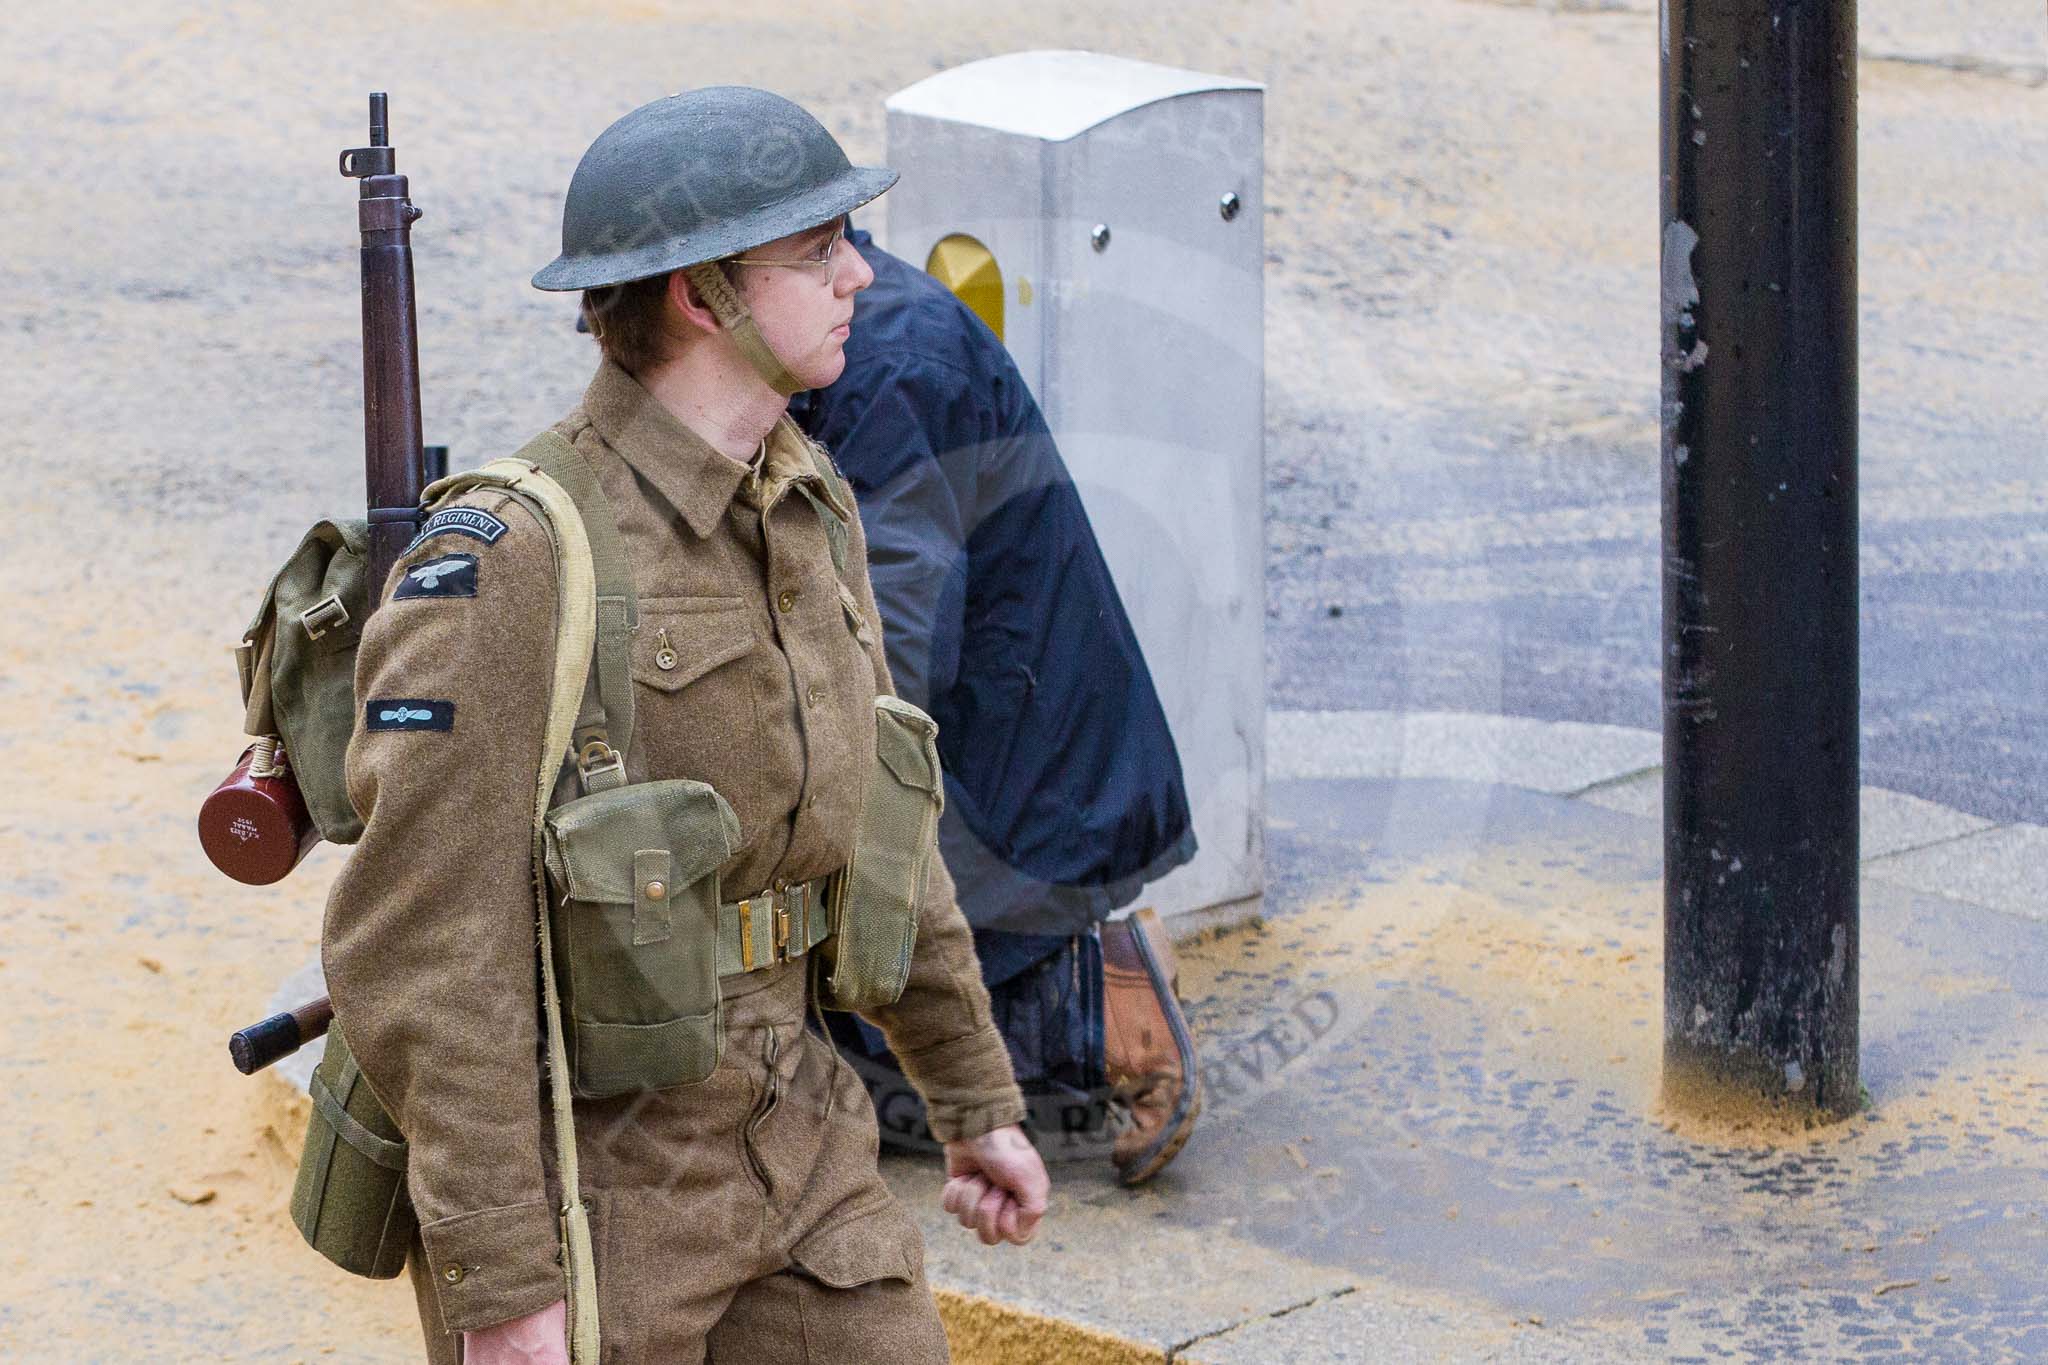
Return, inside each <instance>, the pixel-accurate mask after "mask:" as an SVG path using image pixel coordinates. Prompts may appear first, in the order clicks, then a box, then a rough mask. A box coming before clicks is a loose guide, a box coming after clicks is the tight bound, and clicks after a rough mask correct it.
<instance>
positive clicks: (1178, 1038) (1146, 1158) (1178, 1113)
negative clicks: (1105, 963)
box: [1117, 928, 1202, 1185]
mask: <svg viewBox="0 0 2048 1365" xmlns="http://www.w3.org/2000/svg"><path fill="white" fill-rule="evenodd" d="M1131 943H1132V945H1133V946H1135V947H1136V948H1137V950H1138V959H1139V960H1140V961H1141V962H1143V963H1144V964H1145V974H1146V975H1147V976H1148V977H1150V978H1151V979H1152V989H1153V990H1154V991H1155V992H1156V993H1157V994H1158V995H1159V997H1160V999H1161V1000H1162V1001H1165V1002H1168V1003H1169V1004H1170V1005H1171V1006H1172V1008H1170V1009H1167V1010H1166V1011H1164V1012H1165V1015H1166V1023H1167V1027H1168V1028H1169V1029H1171V1030H1172V1032H1173V1046H1174V1050H1175V1051H1176V1052H1178V1053H1179V1054H1180V1074H1181V1075H1182V1076H1183V1077H1184V1078H1185V1081H1184V1083H1183V1084H1182V1086H1181V1092H1180V1103H1179V1104H1178V1105H1177V1106H1176V1107H1175V1109H1174V1112H1173V1117H1172V1118H1170V1119H1168V1120H1167V1123H1166V1126H1165V1127H1164V1128H1163V1129H1162V1130H1161V1131H1160V1134H1159V1137H1158V1138H1156V1139H1155V1140H1154V1141H1153V1143H1152V1145H1151V1146H1149V1147H1147V1148H1146V1149H1145V1150H1144V1151H1143V1152H1141V1153H1140V1154H1139V1155H1138V1156H1137V1157H1136V1158H1135V1159H1133V1160H1132V1161H1130V1162H1129V1163H1127V1164H1125V1165H1123V1166H1119V1167H1118V1168H1117V1180H1118V1182H1119V1183H1121V1184H1124V1185H1142V1184H1144V1183H1145V1182H1146V1181H1147V1180H1150V1179H1151V1178H1152V1177H1153V1176H1155V1175H1158V1174H1159V1172H1161V1171H1162V1170H1164V1169H1166V1165H1167V1163H1168V1162H1170V1161H1172V1160H1173V1159H1174V1158H1175V1157H1177V1156H1179V1155H1180V1149H1181V1148H1183V1147H1185V1146H1187V1143H1188V1139H1189V1138H1190V1137H1192V1136H1193V1135H1194V1131H1195V1119H1196V1118H1197V1117H1198V1116H1199V1115H1200V1114H1201V1112H1202V1072H1201V1068H1200V1066H1199V1065H1198V1064H1197V1062H1196V1060H1195V1039H1194V1035H1193V1034H1192V1033H1190V1032H1189V1031H1188V1022H1187V1016H1186V1015H1185V1014H1183V1013H1182V1012H1181V1008H1180V997H1179V995H1178V994H1177V993H1176V992H1175V990H1174V987H1173V983H1172V982H1171V981H1170V980H1169V979H1168V976H1167V973H1166V969H1165V964H1163V963H1162V962H1161V961H1160V960H1159V954H1158V953H1157V952H1155V951H1154V950H1153V947H1152V939H1151V936H1150V935H1148V934H1147V933H1145V931H1144V929H1143V928H1135V929H1134V930H1133V931H1132V933H1131Z"/></svg>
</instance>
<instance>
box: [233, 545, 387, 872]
mask: <svg viewBox="0 0 2048 1365" xmlns="http://www.w3.org/2000/svg"><path fill="white" fill-rule="evenodd" d="M368 547H369V524H368V523H367V522H365V521H363V520H362V519H360V518H357V519H355V520H352V521H323V522H320V523H318V524H317V525H315V526H314V527H313V529H312V530H310V531H308V532H306V536H305V539H304V540H301V541H300V542H299V546H298V548H297V549H296V550H293V551H292V553H291V557H290V558H289V559H287V560H285V562H284V566H283V567H282V568H280V569H279V570H278V571H277V575H276V577H274V578H272V579H271V580H270V586H269V587H268V588H266V589H264V592H263V604H262V605H261V606H260V607H258V608H257V610H256V618H255V619H254V620H253V621H251V622H250V623H249V628H248V630H246V631H245V632H243V636H242V643H241V644H240V645H238V646H237V647H236V649H235V670H236V672H237V673H238V674H239V675H240V677H241V683H242V704H243V705H244V706H246V707H247V708H248V719H247V720H246V721H245V723H244V727H243V728H244V731H245V732H246V733H247V734H250V735H253V736H258V737H261V736H265V735H275V736H277V737H278V738H280V739H281V740H283V741H284V750H285V753H286V755H287V756H288V757H289V758H290V760H291V766H292V773H293V775H294V776H295V777H296V778H297V779H298V784H299V792H300V794H301V795H303V796H304V797H305V799H306V812H307V813H308V814H309V815H311V816H312V817H313V823H314V825H315V826H317V827H318V828H319V830H320V837H321V838H323V839H325V840H327V842H328V843H330V844H352V843H354V842H355V841H356V840H357V839H359V838H361V837H362V834H363V822H362V819H361V817H360V816H358V815H357V814H356V811H355V807H354V806H352V805H350V804H349V799H348V784H347V781H346V778H345V777H344V774H343V769H342V762H343V759H344V757H345V756H346V755H347V753H348V741H349V736H350V735H351V734H352V733H354V730H355V721H356V709H357V708H356V691H355V672H356V646H357V644H358V643H360V642H361V640H362V635H363V618H364V617H365V616H367V615H368V614H369V610H368V607H369V600H370V585H369V583H368V581H367V580H368V578H369V562H368V560H369V555H368Z"/></svg>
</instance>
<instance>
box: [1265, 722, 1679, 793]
mask: <svg viewBox="0 0 2048 1365" xmlns="http://www.w3.org/2000/svg"><path fill="white" fill-rule="evenodd" d="M1662 758H1663V741H1662V739H1661V738H1659V736H1658V735H1657V734H1656V733H1655V732H1654V731H1649V730H1639V729H1633V728H1630V727H1627V726H1621V725H1589V724H1583V723H1580V722H1576V721H1547V720H1532V719H1530V718H1528V717H1525V716H1496V715H1479V714H1474V713H1470V712H1460V711H1409V712H1395V711H1273V712H1270V713H1268V715H1267V718H1266V765H1267V766H1266V772H1267V776H1268V777H1269V778H1271V779H1276V780H1278V779H1285V778H1294V777H1318V778H1395V777H1402V778H1442V779H1450V780H1456V781H1465V782H1487V783H1502V784H1505V785H1508V786H1515V787H1527V788H1530V789H1531V790H1534V791H1542V792H1555V793H1567V792H1575V791H1580V790H1583V789H1585V788H1587V787H1590V786H1592V785H1594V784H1595V783H1598V782H1606V781H1611V780H1613V779H1615V778H1617V777H1620V776H1623V775H1625V774H1629V773H1635V772H1640V771H1642V770H1643V769H1645V768H1649V767H1654V766H1655V765H1656V764H1657V763H1659V762H1661V761H1662Z"/></svg>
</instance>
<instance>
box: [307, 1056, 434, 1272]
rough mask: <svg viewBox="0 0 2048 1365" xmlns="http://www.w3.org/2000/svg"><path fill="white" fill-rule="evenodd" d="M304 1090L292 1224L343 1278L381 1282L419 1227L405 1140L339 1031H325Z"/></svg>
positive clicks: (398, 1266)
mask: <svg viewBox="0 0 2048 1365" xmlns="http://www.w3.org/2000/svg"><path fill="white" fill-rule="evenodd" d="M309 1089H310V1091H311V1094H312V1097H313V1117H312V1120H311V1122H310V1123H308V1124H307V1127H306V1151H305V1155H304V1156H302V1157H301V1158H300V1159H299V1175H298V1179H297V1180H296V1181H295V1182H294V1183H293V1185H292V1222H294V1223H296V1224H298V1227H299V1231H300V1232H301V1233H302V1234H303V1235H304V1236H305V1238H306V1242H307V1244H308V1245H310V1246H311V1247H312V1248H313V1250H315V1251H317V1252H319V1253H320V1254H321V1255H322V1256H325V1257H326V1258H327V1259H328V1260H330V1261H332V1262H334V1263H335V1264H336V1265H338V1266H340V1267H341V1268H342V1269H343V1270H346V1271H348V1272H350V1273H351V1274H355V1275H367V1276H369V1277H370V1278H371V1279H375V1280H388V1279H390V1278H391V1277H393V1276H394V1275H396V1274H398V1272H399V1271H401V1270H403V1269H405V1252H406V1247H407V1245H408V1244H410V1243H411V1241H412V1235H413V1233H414V1231H415V1230H417V1229H418V1227H419V1218H418V1217H417V1216H416V1215H415V1214H414V1213H413V1208H412V1198H411V1196H410V1195H409V1194H408V1193H407V1192H406V1187H405V1139H404V1138H403V1137H401V1136H400V1135H399V1132H398V1125H397V1124H395V1123H393V1122H392V1121H391V1116H390V1115H389V1114H387V1113H385V1112H384V1106H383V1105H381V1104H379V1103H378V1102H377V1097H376V1096H375V1095H373V1094H371V1093H370V1087H369V1086H368V1085H367V1084H366V1083H365V1082H364V1080H363V1073H362V1071H361V1070H360V1069H359V1068H358V1067H357V1066H356V1059H355V1057H354V1055H353V1054H351V1053H350V1052H349V1050H348V1041H347V1040H346V1039H344V1038H343V1037H342V1036H341V1030H340V1029H338V1028H330V1029H329V1030H328V1031H327V1052H326V1054H325V1055H324V1056H322V1057H321V1059H320V1065H319V1067H318V1068H316V1069H315V1070H314V1072H313V1081H312V1084H311V1086H310V1087H309Z"/></svg>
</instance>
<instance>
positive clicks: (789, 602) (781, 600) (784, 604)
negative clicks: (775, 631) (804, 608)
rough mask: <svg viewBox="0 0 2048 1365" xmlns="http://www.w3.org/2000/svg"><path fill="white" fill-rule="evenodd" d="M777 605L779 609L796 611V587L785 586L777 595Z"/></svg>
mask: <svg viewBox="0 0 2048 1365" xmlns="http://www.w3.org/2000/svg"><path fill="white" fill-rule="evenodd" d="M775 606H776V609H777V610H779V611H794V610H795V609H796V589H795V588H784V589H783V590H782V591H781V592H780V593H778V594H777V595H776V598H775Z"/></svg>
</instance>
